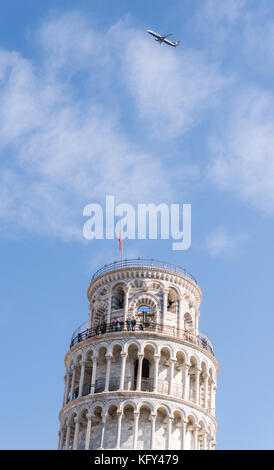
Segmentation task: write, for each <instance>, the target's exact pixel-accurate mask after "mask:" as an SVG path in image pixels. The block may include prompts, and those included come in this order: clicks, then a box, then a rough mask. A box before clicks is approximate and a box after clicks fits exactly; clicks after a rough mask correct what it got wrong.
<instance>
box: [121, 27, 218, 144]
mask: <svg viewBox="0 0 274 470" xmlns="http://www.w3.org/2000/svg"><path fill="white" fill-rule="evenodd" d="M136 35H137V37H136ZM133 36H134V37H135V39H134V41H133V40H131V41H129V42H128V45H127V48H126V54H125V63H124V79H125V80H126V83H127V85H128V86H129V89H130V92H131V94H132V96H133V99H134V101H135V103H136V106H137V109H138V112H139V116H140V117H141V118H142V119H144V120H145V126H146V128H147V129H148V131H149V132H150V133H152V134H153V136H154V137H155V136H156V137H157V138H160V139H166V138H174V137H178V136H179V135H182V134H183V133H184V132H186V131H188V130H190V129H191V128H192V127H193V126H196V125H197V124H198V123H199V122H200V121H201V119H202V118H203V116H204V113H205V111H206V110H209V109H210V108H212V107H214V106H216V104H217V103H218V102H219V100H218V99H219V97H220V96H219V94H220V91H221V90H222V89H223V87H224V86H225V83H226V81H225V79H224V77H223V76H222V75H221V74H220V72H219V70H218V67H217V65H216V64H214V63H210V62H208V61H207V60H206V57H205V56H204V55H203V54H201V53H199V52H197V51H194V50H190V49H189V50H188V49H186V48H184V49H181V50H179V49H178V50H176V51H175V50H173V49H172V48H170V49H168V48H165V47H164V46H163V47H159V45H158V44H156V43H154V42H153V41H151V39H150V38H144V37H143V35H140V33H138V32H137V34H136V33H134V35H133ZM136 41H137V42H138V47H137V48H136Z"/></svg>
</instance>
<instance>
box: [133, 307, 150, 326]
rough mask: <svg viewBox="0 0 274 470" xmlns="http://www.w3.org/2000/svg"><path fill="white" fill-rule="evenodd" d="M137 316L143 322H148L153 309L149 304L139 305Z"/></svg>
mask: <svg viewBox="0 0 274 470" xmlns="http://www.w3.org/2000/svg"><path fill="white" fill-rule="evenodd" d="M137 311H138V317H139V319H140V321H142V322H143V323H149V322H150V320H151V319H152V316H153V310H152V308H151V307H150V306H149V305H140V306H139V307H138V310H137Z"/></svg>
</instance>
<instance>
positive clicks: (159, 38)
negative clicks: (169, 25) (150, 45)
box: [147, 29, 179, 47]
mask: <svg viewBox="0 0 274 470" xmlns="http://www.w3.org/2000/svg"><path fill="white" fill-rule="evenodd" d="M147 33H149V34H151V36H153V37H154V39H155V41H157V42H159V43H160V45H161V44H162V43H163V42H164V43H165V44H168V45H169V46H172V47H177V46H178V45H179V41H176V42H172V41H168V40H167V37H168V36H171V34H167V35H166V36H161V35H160V34H158V33H155V31H152V30H150V29H148V30H147Z"/></svg>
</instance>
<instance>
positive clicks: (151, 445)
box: [150, 413, 157, 450]
mask: <svg viewBox="0 0 274 470" xmlns="http://www.w3.org/2000/svg"><path fill="white" fill-rule="evenodd" d="M150 417H151V439H150V448H151V450H153V449H154V446H155V423H156V418H157V414H156V413H151V415H150Z"/></svg>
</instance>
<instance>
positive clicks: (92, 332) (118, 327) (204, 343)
mask: <svg viewBox="0 0 274 470" xmlns="http://www.w3.org/2000/svg"><path fill="white" fill-rule="evenodd" d="M121 331H136V332H137V331H138V333H142V332H143V331H144V332H148V331H151V332H155V333H159V334H164V335H168V336H172V337H174V338H176V339H181V340H182V341H187V342H189V343H192V344H196V345H197V346H199V347H200V348H203V349H205V350H206V351H208V352H209V353H211V354H212V355H213V356H214V352H213V346H212V343H211V341H210V340H209V339H208V337H207V336H206V335H205V334H203V333H201V332H199V334H198V335H194V334H192V333H189V332H188V331H185V330H179V328H176V327H175V326H167V325H161V324H159V323H154V322H150V323H149V322H141V321H138V322H137V323H136V325H135V326H134V327H133V326H131V327H129V326H128V325H127V324H126V322H122V321H121V322H119V324H114V323H110V324H106V323H102V324H100V325H97V326H95V327H92V328H89V322H86V323H84V324H83V325H81V326H80V327H79V328H78V329H77V330H76V331H75V332H74V334H73V336H72V338H71V342H70V347H71V348H72V347H73V346H75V344H78V343H81V342H82V341H85V340H86V339H88V338H92V337H94V336H101V335H105V334H109V333H120V332H121Z"/></svg>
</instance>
